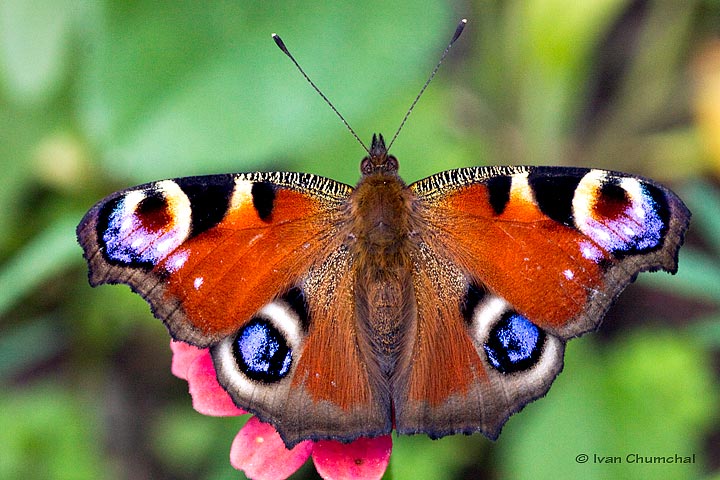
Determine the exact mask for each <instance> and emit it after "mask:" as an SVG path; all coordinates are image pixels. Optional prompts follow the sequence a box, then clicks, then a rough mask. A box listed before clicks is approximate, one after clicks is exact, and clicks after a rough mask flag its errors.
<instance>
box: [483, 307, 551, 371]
mask: <svg viewBox="0 0 720 480" xmlns="http://www.w3.org/2000/svg"><path fill="white" fill-rule="evenodd" d="M544 341H545V332H543V331H542V330H540V329H539V328H538V327H537V326H535V324H533V323H532V322H530V320H528V319H527V318H525V317H523V316H522V315H520V314H519V313H516V312H508V313H506V314H505V315H503V317H502V319H501V320H500V321H499V322H498V323H497V325H495V326H494V327H493V328H492V330H491V331H490V335H489V336H488V339H487V342H486V343H485V345H484V348H485V354H486V355H487V359H488V361H489V362H490V365H492V366H493V367H495V369H497V370H498V371H499V372H501V373H513V372H519V371H522V370H527V369H528V368H530V367H532V366H533V365H535V364H536V363H537V361H538V359H539V358H540V353H541V352H542V346H543V342H544Z"/></svg>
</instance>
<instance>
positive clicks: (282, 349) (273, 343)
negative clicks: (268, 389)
mask: <svg viewBox="0 0 720 480" xmlns="http://www.w3.org/2000/svg"><path fill="white" fill-rule="evenodd" d="M233 355H234V356H235V361H236V362H237V365H238V367H239V368H240V371H242V372H243V373H244V374H245V375H247V376H248V377H249V378H250V379H252V380H256V381H258V382H263V383H273V382H277V381H279V380H281V379H282V378H284V377H285V376H286V375H287V374H288V373H289V372H290V367H291V365H292V349H291V348H290V346H289V345H288V342H287V339H286V338H285V337H284V335H283V334H282V333H281V332H280V331H279V330H278V329H277V328H275V327H274V326H273V324H272V323H271V322H270V321H269V320H267V319H265V318H262V317H255V318H253V319H252V320H250V322H248V323H247V324H246V325H245V326H244V327H243V328H242V329H240V331H239V332H238V333H237V335H236V337H235V341H234V342H233Z"/></svg>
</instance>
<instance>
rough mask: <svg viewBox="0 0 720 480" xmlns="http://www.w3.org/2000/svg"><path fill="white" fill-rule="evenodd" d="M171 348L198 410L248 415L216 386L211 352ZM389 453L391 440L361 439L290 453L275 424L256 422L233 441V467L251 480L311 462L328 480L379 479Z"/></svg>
mask: <svg viewBox="0 0 720 480" xmlns="http://www.w3.org/2000/svg"><path fill="white" fill-rule="evenodd" d="M170 348H171V349H172V351H173V359H172V373H173V374H174V375H175V376H176V377H179V378H182V379H184V380H187V382H188V386H189V388H190V395H191V396H192V400H193V408H195V410H197V411H198V412H200V413H202V414H204V415H212V416H237V415H245V414H247V412H245V411H244V410H242V409H241V408H238V407H237V406H235V404H234V403H233V401H232V399H231V398H230V395H228V394H227V392H225V390H224V389H223V388H222V387H221V386H220V384H219V383H218V381H217V378H216V376H215V368H214V366H213V363H212V358H211V357H210V351H209V350H208V349H206V348H205V349H200V348H196V347H193V346H191V345H188V344H187V343H184V342H176V341H174V340H173V341H171V342H170ZM391 450H392V440H391V438H390V435H385V436H382V437H376V438H359V439H357V440H355V441H354V442H352V443H347V444H345V443H341V442H336V441H333V440H322V441H317V442H313V441H310V440H306V441H304V442H300V443H299V444H297V445H296V446H295V447H293V448H292V449H291V450H288V449H287V448H286V447H285V444H284V443H283V441H282V439H281V438H280V435H279V434H278V433H277V432H276V431H275V429H274V428H273V427H272V425H269V424H267V423H262V422H261V421H259V420H258V419H257V418H255V417H253V418H251V419H250V420H248V422H247V423H246V424H245V426H244V427H243V428H241V429H240V431H239V432H238V434H237V435H236V436H235V440H234V441H233V443H232V446H231V448H230V463H231V464H232V466H233V467H235V468H236V469H238V470H242V471H244V472H245V474H246V475H247V476H248V477H250V478H253V479H256V480H280V479H283V478H287V477H289V476H290V475H292V474H293V473H294V472H295V471H296V470H297V469H298V468H300V466H301V465H302V464H303V463H305V461H306V460H307V459H308V458H309V457H312V459H313V463H315V468H316V469H317V471H318V473H319V474H320V476H321V477H322V478H324V479H327V480H341V479H348V480H352V479H379V478H381V477H382V476H383V473H385V469H386V468H387V465H388V462H389V461H390V451H391Z"/></svg>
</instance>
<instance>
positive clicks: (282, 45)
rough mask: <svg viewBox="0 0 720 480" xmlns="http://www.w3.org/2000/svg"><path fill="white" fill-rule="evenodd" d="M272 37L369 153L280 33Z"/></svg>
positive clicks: (367, 150)
mask: <svg viewBox="0 0 720 480" xmlns="http://www.w3.org/2000/svg"><path fill="white" fill-rule="evenodd" d="M272 38H273V40H275V44H276V45H277V46H278V47H279V48H280V50H282V51H283V53H284V54H285V55H287V56H288V58H289V59H290V60H292V62H293V63H294V64H295V66H296V67H297V69H298V70H300V73H302V76H303V77H305V80H307V82H308V83H309V84H310V86H312V88H314V89H315V91H316V92H317V93H318V95H320V97H322V99H323V100H325V103H327V104H328V105H330V108H332V111H333V112H335V115H337V116H338V117H340V120H341V121H342V123H343V125H345V126H346V127H347V129H348V130H350V133H351V134H352V136H353V137H355V140H357V141H358V143H360V145H362V147H363V148H364V149H365V151H366V152H367V153H368V155H369V154H370V150H369V149H368V147H366V146H365V144H364V143H363V141H362V140H360V137H358V135H357V133H355V130H353V128H352V127H351V126H350V124H349V123H348V122H347V120H345V117H343V116H342V115H341V114H340V112H338V110H337V108H335V105H333V104H332V102H331V101H330V100H329V99H328V98H327V97H326V96H325V94H324V93H323V92H321V91H320V89H319V88H318V87H317V85H315V82H313V81H312V80H310V77H308V75H307V73H305V70H303V69H302V67H301V66H300V64H299V63H298V62H297V60H295V57H293V56H292V54H291V53H290V50H288V48H287V47H286V46H285V42H283V41H282V38H280V35H278V34H277V33H273V34H272Z"/></svg>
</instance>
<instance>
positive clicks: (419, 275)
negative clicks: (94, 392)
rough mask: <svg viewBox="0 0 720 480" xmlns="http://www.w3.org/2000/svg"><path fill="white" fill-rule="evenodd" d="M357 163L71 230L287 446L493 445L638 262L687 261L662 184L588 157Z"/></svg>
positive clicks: (645, 267)
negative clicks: (398, 439)
mask: <svg viewBox="0 0 720 480" xmlns="http://www.w3.org/2000/svg"><path fill="white" fill-rule="evenodd" d="M462 25H464V23H463V24H461V26H462ZM460 31H461V28H458V31H457V32H456V35H455V37H454V38H453V41H454V40H455V39H456V38H457V36H458V35H459V32H460ZM276 41H278V39H276ZM280 44H281V42H280V43H278V45H280ZM451 45H452V42H451ZM283 47H284V45H283V46H281V48H283ZM448 48H449V47H448ZM446 52H447V50H446ZM291 58H292V57H291ZM293 61H294V59H293ZM426 85H427V84H426ZM360 168H361V172H362V177H361V179H360V181H359V183H358V184H357V186H356V187H355V188H352V187H350V186H348V185H345V184H342V183H339V182H336V181H333V180H330V179H327V178H323V177H319V176H316V175H312V174H308V173H291V172H254V173H239V174H226V175H211V176H198V177H187V178H176V179H173V180H163V181H159V182H153V183H148V184H145V185H141V186H138V187H133V188H130V189H127V190H123V191H120V192H116V193H114V194H112V195H110V196H108V197H107V198H105V199H103V200H102V201H100V202H99V203H98V204H96V205H95V206H94V207H93V208H92V209H90V211H89V212H88V213H87V214H86V215H85V217H84V218H83V219H82V221H81V222H80V224H79V226H78V228H77V236H78V240H79V243H80V245H81V246H82V248H83V250H84V256H85V258H86V260H87V262H88V265H89V269H90V274H89V277H90V283H91V284H92V285H93V286H96V285H100V284H103V283H111V284H114V283H125V284H127V285H129V286H130V287H131V288H132V289H133V290H134V291H135V292H137V293H139V294H140V295H142V296H143V298H145V300H147V301H148V303H149V304H150V306H151V308H152V311H153V313H154V315H155V316H156V317H158V318H159V319H161V320H162V321H163V322H164V323H165V325H166V326H167V328H168V330H169V331H170V334H171V336H172V337H173V338H174V339H175V340H179V341H183V342H187V343H189V344H192V345H195V346H198V347H209V348H210V351H211V354H212V358H213V362H214V365H215V370H216V372H217V378H218V381H219V382H220V384H221V385H222V386H223V387H224V388H225V390H227V392H228V394H229V395H230V396H231V397H232V399H233V401H234V402H235V403H236V404H237V405H238V406H239V407H241V408H242V409H244V410H246V411H249V412H252V413H254V414H255V415H257V416H258V417H259V418H260V419H261V420H262V421H265V422H268V423H271V424H272V425H273V426H274V427H275V428H276V429H277V431H278V432H279V433H280V435H281V436H282V438H283V441H284V442H285V444H286V445H287V446H288V447H290V446H293V445H295V444H297V443H298V442H300V441H302V440H305V439H313V440H318V439H335V440H340V441H344V442H348V441H351V440H354V439H356V438H358V437H371V436H377V435H383V434H387V433H389V432H390V431H391V430H392V429H393V428H394V429H396V430H397V432H398V433H401V434H414V433H425V434H427V435H429V436H430V437H433V438H438V437H442V436H444V435H450V434H455V433H472V432H477V431H480V432H482V433H484V434H485V435H487V436H488V437H491V438H496V437H497V436H498V434H499V432H500V429H501V428H502V426H503V424H504V423H505V422H506V420H507V419H508V418H509V416H510V415H512V414H513V413H515V412H517V411H519V410H520V409H521V408H522V407H523V406H525V405H526V404H527V403H529V402H531V401H533V400H534V399H536V398H538V397H541V396H543V395H544V394H545V393H546V392H547V391H548V389H549V388H550V385H551V383H552V382H553V380H554V378H555V377H556V376H557V375H558V373H559V372H560V370H561V369H562V363H563V353H564V348H565V342H566V341H567V340H568V339H570V338H572V337H576V336H579V335H582V334H583V333H585V332H588V331H591V330H593V329H595V328H597V327H598V325H599V323H600V321H601V319H602V317H603V315H604V314H605V312H606V311H607V310H608V308H609V307H610V305H611V303H612V302H613V300H614V299H615V298H616V297H617V296H618V295H619V294H620V292H621V291H622V290H623V289H624V288H625V287H626V286H627V285H628V284H629V283H630V282H631V281H633V280H634V278H635V277H636V276H637V274H638V273H639V272H642V271H653V270H659V269H663V270H666V271H669V272H671V273H674V272H675V271H676V270H677V254H678V250H679V248H680V246H681V244H682V242H683V236H684V234H685V231H686V229H687V227H688V223H689V218H690V212H689V211H688V210H687V208H686V207H685V205H684V204H683V203H682V201H681V200H680V199H679V198H678V197H677V196H676V195H675V194H674V193H673V192H671V191H670V190H668V189H667V188H664V187H663V186H661V185H659V184H657V183H655V182H653V181H652V180H648V179H644V178H639V177H636V176H631V175H627V174H624V173H619V172H611V171H605V170H597V169H589V168H564V167H532V166H496V167H471V168H462V169H458V170H450V171H445V172H441V173H438V174H436V175H433V176H430V177H428V178H425V179H423V180H420V181H417V182H415V183H412V184H410V185H406V184H405V183H404V182H403V180H402V179H401V178H400V176H399V175H398V161H397V159H396V158H395V157H394V156H392V155H390V154H388V148H387V147H386V144H385V141H384V139H383V137H382V135H379V136H373V139H372V143H371V146H370V148H369V149H368V155H367V156H366V157H365V158H363V160H362V162H361V164H360Z"/></svg>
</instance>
